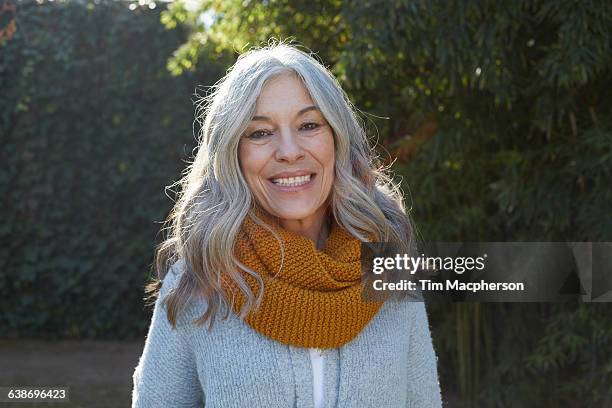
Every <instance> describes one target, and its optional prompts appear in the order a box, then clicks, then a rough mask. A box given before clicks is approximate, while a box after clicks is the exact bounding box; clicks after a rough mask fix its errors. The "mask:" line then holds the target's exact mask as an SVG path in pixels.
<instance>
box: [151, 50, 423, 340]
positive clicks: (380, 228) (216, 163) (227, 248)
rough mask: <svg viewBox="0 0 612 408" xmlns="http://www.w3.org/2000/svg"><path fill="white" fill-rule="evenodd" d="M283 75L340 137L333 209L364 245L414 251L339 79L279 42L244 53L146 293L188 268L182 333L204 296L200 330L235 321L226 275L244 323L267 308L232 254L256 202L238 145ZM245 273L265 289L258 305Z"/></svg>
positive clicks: (206, 100)
mask: <svg viewBox="0 0 612 408" xmlns="http://www.w3.org/2000/svg"><path fill="white" fill-rule="evenodd" d="M284 73H293V74H297V76H298V77H299V78H300V79H301V81H302V82H303V83H304V85H305V87H306V89H307V90H308V91H309V93H310V96H311V98H312V100H313V102H314V104H315V105H316V106H317V107H318V108H319V109H320V111H321V113H322V114H323V116H324V117H325V118H326V120H327V122H328V123H329V125H330V126H331V128H332V129H333V134H334V141H335V155H336V157H335V160H336V163H335V180H334V184H333V187H332V192H331V206H332V211H333V216H334V217H335V219H336V221H337V222H338V223H339V224H340V225H341V226H342V227H344V228H345V229H346V230H347V231H349V232H350V233H351V234H352V235H353V236H355V237H356V238H358V239H359V240H361V241H364V242H365V241H368V239H367V237H368V236H370V235H372V236H374V237H375V238H376V241H378V242H390V243H392V244H395V245H397V246H398V247H399V248H404V249H405V250H406V251H412V249H413V248H414V247H413V244H414V242H415V241H414V238H413V229H412V226H411V222H410V219H409V217H408V215H407V213H406V209H405V207H404V204H403V198H402V194H401V191H400V190H399V186H398V185H397V184H396V183H394V182H393V180H392V178H391V177H390V176H389V175H387V173H386V170H385V169H384V168H378V167H376V165H375V161H376V156H375V154H374V151H373V150H372V149H371V148H370V146H369V144H368V139H367V137H366V133H365V131H364V127H363V126H362V124H361V123H360V122H359V120H358V116H357V113H356V109H355V107H354V106H353V104H352V103H351V102H350V100H349V98H348V96H347V95H346V93H345V92H344V91H343V90H342V88H341V87H340V85H339V83H338V82H337V80H336V79H335V78H334V76H333V75H332V74H331V73H330V72H329V71H328V70H327V69H326V68H325V67H324V66H323V65H322V64H321V63H320V62H318V61H317V60H316V59H315V58H314V57H313V56H312V55H310V54H307V53H306V52H304V51H301V50H300V49H298V48H297V47H295V46H292V45H289V44H286V43H283V42H278V43H272V44H268V45H267V46H264V47H261V48H254V49H251V50H249V51H248V52H246V53H244V54H242V55H240V56H239V57H238V60H237V62H236V63H235V65H234V66H233V67H232V68H231V69H230V70H229V71H228V73H227V74H226V75H225V77H224V78H222V79H221V80H220V81H219V82H217V83H216V84H215V85H214V86H212V87H211V88H212V92H210V93H209V94H208V95H207V96H204V97H202V98H201V99H199V100H198V101H197V111H196V120H197V121H198V122H199V123H201V124H202V126H201V129H200V133H199V135H198V136H199V137H198V147H197V155H196V156H195V159H194V160H193V162H191V163H190V164H189V165H188V167H187V168H186V170H185V171H184V173H183V177H182V179H181V180H180V181H178V182H177V183H175V184H179V185H180V191H179V194H178V199H177V201H176V203H175V205H174V208H173V209H172V210H171V212H170V214H169V215H168V218H167V219H166V222H165V224H164V225H165V226H166V227H165V228H164V229H167V230H168V231H169V234H168V237H167V239H165V240H164V241H163V242H162V243H161V244H160V245H159V246H158V247H157V249H156V253H155V264H154V267H155V268H156V271H157V276H158V279H156V280H154V281H153V282H152V283H150V284H149V285H148V286H147V293H149V294H151V295H152V296H151V298H153V299H154V298H157V297H158V295H159V289H160V287H161V280H162V279H163V278H164V277H165V276H166V274H167V273H168V270H169V268H170V267H171V266H172V265H173V264H174V263H175V262H177V261H179V260H180V261H182V262H184V264H185V265H184V273H183V274H182V277H181V280H180V282H179V284H178V286H177V287H176V289H175V290H174V291H173V292H171V293H170V294H169V295H168V296H167V297H166V299H165V300H164V301H165V302H166V305H167V308H168V309H167V310H168V319H169V321H170V322H171V323H172V325H173V326H174V325H176V320H177V316H178V313H179V312H180V311H181V310H182V309H183V308H184V307H185V306H186V304H187V302H188V301H189V300H190V299H191V298H192V296H195V295H198V296H202V297H203V299H204V301H205V302H206V304H207V309H206V312H205V313H204V314H203V315H202V316H201V317H200V318H199V319H197V323H198V324H203V323H205V322H206V321H209V322H210V324H209V329H211V328H212V326H213V324H214V321H215V316H216V315H217V312H218V311H219V310H221V309H225V317H224V318H227V316H228V313H229V311H230V307H231V306H229V305H228V301H229V299H228V298H227V294H226V293H224V290H223V289H222V286H221V281H220V272H219V271H226V272H227V273H228V274H229V276H230V277H231V278H232V279H234V281H235V282H236V284H237V286H238V287H239V288H240V289H241V290H242V291H243V292H244V294H245V296H246V299H247V302H246V303H245V305H244V307H243V309H242V311H241V316H242V317H244V316H246V314H247V313H248V311H249V310H251V308H253V307H254V306H255V305H256V304H257V305H258V304H259V302H260V301H261V297H262V295H263V293H262V292H263V281H262V280H261V278H260V277H259V276H258V275H257V273H256V272H255V271H252V270H250V269H248V268H246V267H245V266H244V265H242V264H241V263H240V262H239V261H238V260H237V259H236V257H235V255H234V251H233V248H234V241H235V239H236V236H237V234H238V232H239V229H240V226H241V224H242V222H243V220H244V219H245V217H246V216H247V215H248V214H249V210H250V209H251V207H252V205H253V204H254V199H253V196H252V194H251V191H250V190H249V188H248V186H247V182H246V180H245V178H244V177H243V175H242V172H241V169H240V164H239V161H238V143H239V141H240V137H241V135H242V133H243V132H244V131H245V130H246V128H247V126H248V124H249V122H250V120H251V118H252V116H253V115H254V114H255V105H256V100H257V97H258V95H259V94H260V92H261V90H262V88H263V87H264V85H265V84H266V82H267V81H269V80H270V79H271V78H273V77H275V76H277V75H280V74H284ZM279 243H280V240H279ZM281 248H282V245H281ZM240 269H242V270H243V271H246V272H247V273H250V274H251V275H253V276H254V277H255V278H256V279H257V281H258V282H259V284H260V290H259V293H258V295H257V298H255V295H254V294H253V293H252V292H251V290H250V288H249V286H248V285H247V283H246V281H245V280H244V278H243V277H242V276H241V275H240V272H239V270H240ZM232 301H233V300H232Z"/></svg>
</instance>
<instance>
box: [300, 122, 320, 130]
mask: <svg viewBox="0 0 612 408" xmlns="http://www.w3.org/2000/svg"><path fill="white" fill-rule="evenodd" d="M302 127H303V128H306V130H314V129H316V128H318V127H319V124H318V123H313V122H309V123H304V124H303V125H302Z"/></svg>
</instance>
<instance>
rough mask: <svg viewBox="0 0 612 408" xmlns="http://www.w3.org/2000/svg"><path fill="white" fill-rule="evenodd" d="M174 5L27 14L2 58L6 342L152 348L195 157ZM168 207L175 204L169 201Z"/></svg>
mask: <svg viewBox="0 0 612 408" xmlns="http://www.w3.org/2000/svg"><path fill="white" fill-rule="evenodd" d="M162 5H163V3H159V4H158V5H157V7H156V8H154V9H150V8H149V7H147V6H144V7H137V8H136V9H135V10H130V9H129V3H126V2H115V1H112V2H111V1H108V2H102V3H99V4H98V2H81V1H69V2H45V3H43V4H38V3H37V2H35V1H24V2H19V3H18V7H17V11H16V18H15V20H16V23H17V31H16V32H15V34H14V36H13V37H12V38H11V39H10V40H8V41H6V42H5V43H4V44H3V45H1V46H0V54H1V56H2V57H1V59H0V89H1V94H2V98H1V100H0V114H1V115H2V116H1V122H0V124H1V127H0V134H1V135H2V146H1V148H0V155H1V156H0V162H2V166H1V169H0V185H1V186H2V198H1V200H2V215H3V217H2V221H1V222H0V241H1V245H0V251H1V252H0V259H1V260H2V266H1V267H2V272H1V274H0V310H2V313H1V314H0V337H4V336H11V335H20V336H39V337H40V336H42V337H48V336H62V337H66V336H68V337H81V336H83V337H98V338H122V337H128V336H136V337H140V336H141V335H142V332H143V330H144V329H145V328H146V325H147V320H148V319H147V314H148V313H150V311H147V310H145V308H144V306H143V302H142V298H143V296H144V293H143V291H142V287H143V285H144V282H145V280H146V278H147V277H148V276H149V273H150V265H151V263H152V255H153V250H154V245H155V243H156V241H159V239H160V236H159V235H158V234H157V233H158V231H159V228H160V226H161V224H160V223H161V222H162V221H163V220H164V217H165V216H166V214H167V212H168V210H169V209H170V204H171V201H170V199H169V198H168V197H167V196H166V195H165V192H164V187H165V186H167V185H169V184H171V183H172V182H173V180H176V179H177V178H178V177H179V173H180V171H181V170H182V169H183V167H184V161H183V158H184V157H186V156H187V155H188V154H189V153H190V152H191V150H192V148H193V147H194V145H195V139H194V136H193V129H192V123H193V112H194V106H193V103H192V96H193V94H194V92H195V91H196V86H198V85H205V84H212V83H214V81H215V80H216V78H218V76H219V75H220V74H221V71H220V69H221V68H220V67H219V66H217V65H214V64H209V65H208V66H203V67H201V69H200V72H199V73H197V74H196V73H189V74H185V75H183V76H181V77H176V76H172V75H171V74H170V73H169V72H168V69H167V66H166V65H167V59H168V57H170V56H171V54H172V52H173V51H174V49H175V48H176V47H178V45H179V44H180V43H181V41H184V39H185V34H184V32H183V30H182V29H180V28H177V29H175V30H166V29H165V28H164V27H163V26H162V25H161V24H160V21H159V20H160V12H161V11H162V9H161V7H162ZM168 195H170V196H172V195H171V193H170V192H168Z"/></svg>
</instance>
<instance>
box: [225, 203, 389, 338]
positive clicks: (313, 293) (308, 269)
mask: <svg viewBox="0 0 612 408" xmlns="http://www.w3.org/2000/svg"><path fill="white" fill-rule="evenodd" d="M257 215H258V216H259V218H260V219H263V220H264V221H265V222H266V224H268V225H269V226H270V227H272V228H273V229H274V230H275V231H276V232H277V233H278V234H279V236H280V237H281V239H282V242H283V247H284V258H281V249H280V247H279V244H278V241H277V240H276V239H275V238H274V236H273V235H272V234H271V233H270V232H269V231H267V230H266V229H265V228H263V227H261V226H260V225H257V224H256V223H255V222H254V221H253V220H252V219H251V218H250V216H247V218H246V219H245V221H244V223H243V225H242V228H241V232H240V234H239V237H238V239H237V241H236V246H235V251H236V256H237V257H238V259H239V260H240V262H242V263H243V264H244V265H246V266H247V267H249V268H251V269H252V270H254V271H256V272H257V273H258V274H259V276H260V277H261V278H262V280H263V282H264V294H263V299H262V302H261V305H260V307H259V309H257V310H251V312H250V313H249V314H248V315H247V316H246V318H245V321H246V322H247V323H248V324H249V325H250V326H251V327H252V328H254V329H255V330H257V331H258V332H259V333H261V334H263V335H265V336H268V337H270V338H272V339H274V340H277V341H279V342H281V343H285V344H291V345H294V346H300V347H316V348H335V347H340V346H342V345H343V344H345V343H348V342H349V341H351V340H352V339H353V338H355V337H356V336H357V335H358V334H359V333H360V332H361V330H362V329H363V328H364V327H365V326H366V325H367V324H368V322H369V321H370V320H371V319H372V318H373V317H374V316H375V315H376V313H377V312H378V310H379V309H380V307H381V306H382V304H383V302H384V301H364V300H362V297H361V292H362V289H363V285H364V282H362V279H361V278H362V273H361V260H360V255H361V242H360V241H359V240H358V239H356V238H355V237H353V236H352V235H351V234H350V233H349V232H348V231H346V230H345V229H343V228H342V227H341V226H340V225H338V224H337V223H336V221H335V220H334V221H333V222H332V225H331V229H330V233H329V237H328V239H327V241H326V243H325V247H324V248H323V249H322V250H320V251H319V250H317V249H316V248H315V245H314V243H313V242H312V241H311V240H309V239H308V238H306V237H303V236H301V235H298V234H296V233H293V232H291V231H288V230H286V229H284V228H281V227H280V226H278V224H276V223H275V222H274V219H273V218H272V217H270V216H269V215H265V214H264V213H262V212H259V211H257ZM241 274H242V276H244V278H245V281H246V282H247V283H248V285H249V286H250V287H251V290H252V291H253V294H255V295H257V293H258V290H259V285H258V284H257V281H256V280H255V278H253V277H252V276H251V275H249V274H248V273H246V272H243V271H241ZM222 276H223V277H222V284H223V286H224V289H226V290H229V292H228V293H233V295H234V297H235V301H234V304H233V310H234V312H235V313H236V314H238V313H239V311H240V309H241V308H242V305H243V304H244V303H245V300H246V299H245V296H244V294H243V293H242V291H241V290H239V288H238V286H237V285H236V284H235V283H234V281H233V280H231V279H229V278H228V277H227V276H226V275H222Z"/></svg>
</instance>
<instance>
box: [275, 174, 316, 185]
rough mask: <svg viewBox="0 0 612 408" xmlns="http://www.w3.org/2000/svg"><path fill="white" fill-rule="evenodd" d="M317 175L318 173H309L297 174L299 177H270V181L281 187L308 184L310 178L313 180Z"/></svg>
mask: <svg viewBox="0 0 612 408" xmlns="http://www.w3.org/2000/svg"><path fill="white" fill-rule="evenodd" d="M315 176H316V173H312V174H307V175H305V176H297V177H279V178H273V179H270V181H271V182H272V183H274V184H276V185H277V186H281V187H298V186H303V185H304V184H307V183H308V182H309V181H310V180H312V179H313V178H314V177H315Z"/></svg>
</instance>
